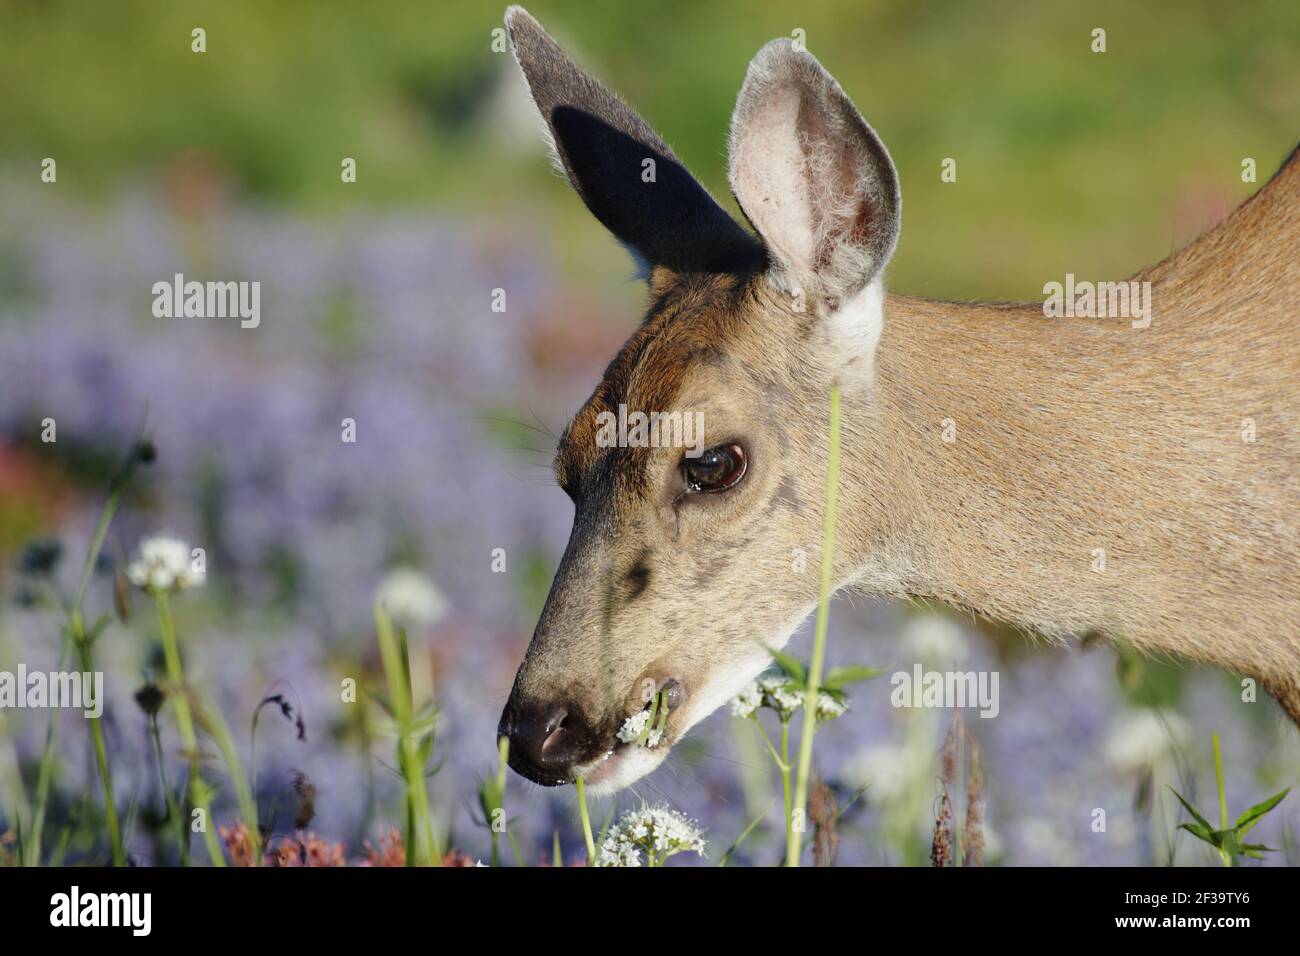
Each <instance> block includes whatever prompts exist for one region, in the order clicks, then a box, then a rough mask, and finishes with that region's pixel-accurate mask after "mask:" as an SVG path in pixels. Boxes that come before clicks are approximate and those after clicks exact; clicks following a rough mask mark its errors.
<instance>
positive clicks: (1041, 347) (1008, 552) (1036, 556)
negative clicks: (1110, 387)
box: [842, 296, 1106, 635]
mask: <svg viewBox="0 0 1300 956" xmlns="http://www.w3.org/2000/svg"><path fill="white" fill-rule="evenodd" d="M1095 334H1098V330H1097V329H1096V328H1093V329H1087V328H1084V327H1083V326H1082V324H1080V325H1076V326H1071V327H1070V328H1069V330H1068V331H1067V332H1065V333H1063V332H1062V326H1061V325H1060V324H1056V325H1055V326H1053V325H1052V323H1050V322H1049V320H1045V319H1044V317H1043V312H1042V307H1041V305H1036V304H1031V305H1006V306H991V305H958V304H953V303H945V302H934V301H929V300H924V299H914V298H907V297H894V296H891V297H890V298H889V299H888V302H887V306H886V318H885V323H884V332H883V334H882V337H881V341H880V344H879V346H878V349H877V352H876V364H875V379H874V382H873V386H872V388H871V390H870V392H869V393H867V394H863V395H860V396H856V397H854V398H852V399H850V401H852V402H857V403H859V405H860V407H857V408H854V407H851V406H850V407H848V408H846V414H845V421H846V422H848V423H854V422H859V421H860V422H864V423H866V424H865V426H864V427H865V429H866V430H868V431H869V434H863V435H861V436H855V435H853V434H852V431H851V430H852V429H853V428H854V427H855V426H854V425H853V424H850V425H849V426H848V428H849V429H850V431H849V432H848V433H846V439H845V449H846V451H845V458H846V463H847V466H848V467H847V468H846V475H845V478H844V479H842V482H843V483H842V487H843V488H844V489H845V490H844V491H843V492H842V494H844V496H845V498H846V499H847V500H846V505H845V511H846V512H852V511H853V510H855V509H860V510H861V512H865V513H868V514H871V515H872V516H873V517H872V520H869V521H862V522H854V521H853V520H852V519H851V518H849V519H848V520H847V521H846V526H847V527H848V529H849V534H848V542H847V546H848V547H849V548H851V549H853V550H854V551H855V552H856V554H855V555H854V560H855V561H856V564H857V569H858V572H859V574H858V577H859V580H860V582H861V583H862V584H863V585H864V586H866V587H867V588H869V589H871V590H874V591H881V592H886V593H890V592H892V593H895V594H904V595H908V596H915V597H927V598H934V599H938V600H941V601H943V602H945V603H949V604H952V605H955V606H959V607H962V608H965V609H969V610H971V611H973V612H975V613H977V614H979V615H981V616H983V617H986V618H990V619H993V620H1001V621H1006V622H1010V623H1014V624H1017V625H1021V626H1024V627H1026V628H1029V629H1033V630H1036V631H1038V632H1040V633H1045V634H1048V635H1058V634H1064V633H1067V632H1073V631H1083V630H1090V629H1094V628H1100V629H1104V627H1105V625H1106V621H1105V620H1102V618H1104V617H1105V616H1106V613H1105V612H1104V611H1103V605H1104V603H1105V602H1104V601H1103V600H1102V599H1101V598H1100V597H1099V595H1098V593H1097V592H1096V582H1095V581H1092V580H1090V579H1089V575H1090V574H1092V573H1093V571H1092V569H1093V566H1094V563H1095V561H1096V560H1097V559H1096V557H1095V556H1094V554H1093V550H1094V548H1104V547H1105V544H1106V534H1105V528H1103V527H1100V526H1099V527H1096V528H1089V527H1087V520H1086V519H1087V516H1089V515H1090V514H1091V512H1092V511H1093V510H1094V509H1093V508H1092V507H1091V506H1090V504H1089V502H1090V501H1091V502H1092V504H1093V505H1095V503H1096V502H1095V500H1094V496H1095V495H1096V494H1098V493H1099V492H1100V493H1103V494H1104V492H1105V488H1104V477H1103V476H1102V475H1101V474H1100V473H1098V472H1097V469H1096V466H1095V464H1094V465H1089V464H1087V463H1084V464H1083V465H1082V466H1081V465H1080V464H1079V461H1078V459H1079V457H1080V455H1079V441H1080V440H1083V441H1085V443H1086V441H1087V435H1086V427H1087V426H1086V423H1084V422H1081V421H1079V420H1078V419H1079V417H1080V416H1079V415H1077V414H1076V415H1074V416H1073V417H1072V418H1071V416H1066V415H1061V414H1058V412H1059V411H1060V408H1061V389H1062V374H1063V373H1062V369H1063V367H1064V366H1065V365H1066V364H1067V363H1065V362H1064V361H1063V358H1064V357H1065V356H1066V355H1068V354H1070V352H1071V351H1072V350H1074V351H1075V352H1076V354H1077V349H1078V348H1079V347H1080V343H1079V341H1078V338H1079V337H1080V336H1088V335H1095ZM1090 347H1095V346H1090ZM1073 397H1074V399H1075V400H1076V401H1077V400H1078V399H1079V396H1077V395H1076V396H1073ZM1094 427H1095V423H1094ZM859 437H860V439H861V440H857V439H858V438H859ZM1080 468H1082V469H1083V470H1084V471H1088V472H1092V473H1090V474H1083V475H1080V474H1079V471H1080ZM1076 478H1082V479H1083V481H1084V483H1085V484H1084V486H1083V487H1080V486H1079V485H1078V484H1077V483H1076V482H1075V480H1074V479H1076ZM867 529H869V530H867ZM882 529H883V530H882ZM864 535H869V536H870V538H869V539H868V538H864ZM1063 582H1074V586H1073V587H1070V586H1064V587H1063Z"/></svg>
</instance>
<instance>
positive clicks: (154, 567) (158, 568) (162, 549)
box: [126, 535, 207, 591]
mask: <svg viewBox="0 0 1300 956" xmlns="http://www.w3.org/2000/svg"><path fill="white" fill-rule="evenodd" d="M126 576H127V577H128V578H130V579H131V583H132V584H134V585H135V586H136V587H138V588H144V589H145V590H154V591H182V590H184V589H185V588H191V587H198V586H199V585H201V584H202V583H203V581H204V578H205V577H206V576H207V574H206V572H205V571H203V570H202V569H196V568H195V567H194V564H193V562H192V561H191V560H190V547H189V545H187V544H186V543H185V542H184V541H181V540H180V539H179V538H172V537H169V536H167V535H158V536H157V537H153V538H145V539H144V540H143V541H141V542H140V556H139V557H138V558H136V559H135V560H134V561H132V562H131V563H130V564H129V565H128V566H127V569H126Z"/></svg>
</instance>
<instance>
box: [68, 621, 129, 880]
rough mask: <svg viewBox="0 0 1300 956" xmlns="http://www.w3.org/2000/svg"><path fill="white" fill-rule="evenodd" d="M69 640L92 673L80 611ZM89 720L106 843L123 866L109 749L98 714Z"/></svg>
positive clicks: (88, 671)
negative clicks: (97, 772)
mask: <svg viewBox="0 0 1300 956" xmlns="http://www.w3.org/2000/svg"><path fill="white" fill-rule="evenodd" d="M69 628H70V629H71V631H72V642H73V644H75V645H76V648H77V656H78V658H79V659H80V661H81V670H82V672H83V673H86V674H93V673H94V671H95V663H94V660H93V659H92V656H91V651H90V643H91V641H90V638H88V637H87V636H86V627H85V622H84V621H83V620H82V618H81V612H80V611H78V610H75V609H74V610H73V612H72V619H71V622H70V624H69ZM86 719H87V720H88V721H89V722H90V737H91V740H92V741H93V742H94V745H95V766H96V767H97V768H98V769H99V782H100V785H101V786H102V787H103V790H104V818H105V821H106V823H107V825H108V842H109V846H110V848H111V850H112V854H113V865H114V866H126V850H125V848H124V847H123V846H122V825H121V824H120V823H119V822H118V819H117V804H116V803H114V801H113V772H112V770H111V769H109V766H108V749H107V748H106V747H105V746H104V728H103V726H102V725H101V724H100V721H99V718H98V717H87V718H86Z"/></svg>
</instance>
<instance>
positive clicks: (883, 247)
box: [728, 39, 901, 310]
mask: <svg viewBox="0 0 1300 956" xmlns="http://www.w3.org/2000/svg"><path fill="white" fill-rule="evenodd" d="M728 152H729V167H730V168H729V176H730V180H731V189H732V192H734V193H735V196H736V201H737V202H739V203H740V207H741V209H743V210H744V211H745V215H746V216H747V217H748V218H749V221H750V222H751V223H752V224H753V226H754V228H755V229H757V230H758V232H759V234H760V235H761V236H762V237H763V241H764V243H765V244H766V246H767V250H768V254H769V256H770V257H771V259H772V273H773V277H774V279H776V280H777V281H778V284H779V285H781V286H782V287H784V288H787V289H796V288H798V289H805V290H807V291H808V292H809V293H815V294H816V295H817V296H818V297H819V298H820V299H821V300H822V301H824V302H825V303H826V304H827V307H828V308H829V309H831V310H833V309H835V308H837V307H838V306H839V304H840V303H841V302H844V301H845V300H846V299H848V298H849V297H851V296H853V295H854V294H855V293H857V292H858V291H860V290H861V289H863V288H864V287H865V286H867V285H868V284H869V283H871V282H872V281H873V280H874V279H875V278H876V277H877V276H879V275H880V273H881V272H882V271H883V269H884V267H885V263H886V262H888V261H889V257H890V255H891V254H892V253H893V251H894V245H895V244H896V243H897V241H898V224H899V212H900V207H901V198H900V196H899V189H898V173H897V171H896V170H895V169H894V163H893V161H892V160H891V159H890V158H889V153H888V151H886V149H885V146H884V144H883V143H882V142H881V141H880V138H879V137H878V136H876V134H875V132H874V131H873V130H872V129H871V127H870V126H868V125H867V123H866V121H865V120H864V119H863V118H862V115H861V114H860V113H859V112H858V111H857V108H856V107H854V105H853V103H852V101H850V100H849V98H848V97H847V96H845V95H844V91H843V90H842V89H840V85H839V84H838V83H836V82H835V79H834V77H832V76H831V75H830V74H829V73H827V72H826V70H825V69H823V68H822V65H821V64H820V63H818V62H817V60H816V59H815V58H814V57H813V55H812V54H811V53H808V52H807V51H805V50H799V49H796V48H795V46H794V43H793V41H791V40H789V39H783V40H773V41H772V42H770V43H768V44H767V45H766V46H764V47H763V48H762V49H761V50H759V51H758V55H757V56H755V57H754V60H753V62H752V63H750V65H749V72H748V73H747V74H746V76H745V83H744V85H743V86H742V87H741V90H740V96H739V98H738V100H737V102H736V111H735V114H734V115H733V116H732V121H731V137H730V142H729V149H728Z"/></svg>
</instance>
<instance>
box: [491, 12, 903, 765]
mask: <svg viewBox="0 0 1300 956" xmlns="http://www.w3.org/2000/svg"><path fill="white" fill-rule="evenodd" d="M506 23H507V25H508V29H509V34H510V39H511V43H512V47H513V50H514V54H515V57H516V59H517V60H518V63H519V66H520V67H521V69H522V70H523V73H524V76H525V78H526V79H527V82H528V86H529V89H530V91H531V94H532V97H533V100H534V101H535V103H536V105H537V107H538V109H539V111H540V113H541V115H542V117H543V118H544V120H545V121H546V126H547V130H548V132H549V134H550V136H551V139H552V143H553V146H554V150H555V154H556V158H557V159H558V162H559V164H560V165H561V167H562V168H563V170H564V172H565V173H566V174H567V176H568V178H569V181H570V183H571V184H572V185H573V187H574V188H575V189H576V190H577V192H578V194H579V195H580V196H581V197H582V199H583V201H584V202H585V203H586V204H587V206H588V208H589V209H590V210H591V212H592V213H593V214H594V215H595V216H596V218H597V219H599V220H600V221H601V222H602V223H603V224H604V225H605V226H606V227H607V228H608V229H609V230H610V231H611V232H613V233H614V235H615V236H616V237H617V238H618V239H619V240H620V241H621V242H622V243H623V244H624V245H626V246H627V247H628V248H629V249H630V250H631V252H632V254H633V255H634V256H635V257H636V258H637V260H638V261H639V263H640V264H641V266H642V268H643V270H644V273H645V277H646V279H647V281H648V285H649V293H650V306H649V309H648V311H647V313H646V316H645V318H644V320H643V322H642V324H641V327H640V328H639V329H638V330H637V331H636V332H635V333H634V334H633V335H632V337H631V338H630V339H629V341H628V342H627V344H626V345H625V346H624V347H623V349H622V350H621V351H620V352H619V354H618V355H617V356H616V357H615V358H614V360H613V361H612V362H611V363H610V365H609V367H608V369H607V370H606V372H605V375H604V378H603V380H602V381H601V382H600V384H599V385H598V386H597V387H596V390H595V392H594V393H593V394H592V396H591V398H590V399H589V400H588V401H587V403H586V404H585V405H584V406H583V408H582V409H581V410H580V411H579V412H578V414H577V415H576V417H575V418H574V419H573V421H572V422H571V423H570V424H569V426H568V428H567V429H566V430H565V431H564V434H563V436H562V438H561V440H560V445H559V450H558V453H557V456H556V460H555V471H556V475H557V477H558V478H559V482H560V485H561V487H562V488H563V489H564V490H565V491H566V492H567V493H568V495H569V497H570V498H571V499H572V500H573V504H574V509H575V516H574V523H573V531H572V535H571V537H570V539H569V543H568V547H567V548H566V550H565V552H564V556H563V558H562V560H561V562H560V567H559V570H558V571H557V572H556V575H555V580H554V583H553V585H552V588H551V592H550V596H549V597H548V599H547V601H546V605H545V608H544V610H543V611H542V615H541V619H540V620H539V622H538V624H537V629H536V631H535V633H534V635H533V639H532V643H531V644H530V646H529V648H528V651H527V654H526V656H525V658H524V661H523V664H522V666H521V667H520V668H519V672H518V676H517V677H516V679H515V684H514V688H513V690H512V692H511V694H510V699H509V702H508V703H507V705H506V707H505V712H504V713H503V715H502V718H501V728H500V732H501V733H503V734H507V735H508V736H509V737H510V740H511V743H512V746H511V750H510V754H511V764H512V766H513V767H514V768H515V769H516V770H517V771H519V772H520V773H522V774H524V775H525V776H527V777H529V778H531V779H533V780H535V781H538V782H540V783H544V784H560V783H566V782H571V781H572V780H573V779H574V777H575V775H582V776H583V777H584V779H585V780H586V781H587V782H588V783H589V784H591V785H592V786H594V787H598V788H605V789H612V788H615V787H618V786H621V785H625V784H627V783H629V782H631V781H632V780H634V779H636V778H637V777H639V776H641V775H642V774H644V773H646V772H647V771H648V770H650V769H651V768H653V767H654V766H655V765H656V764H657V763H658V762H659V761H660V760H662V759H663V756H664V755H665V754H666V753H667V752H668V750H669V749H670V748H671V746H672V744H673V743H674V742H675V741H677V740H678V739H680V737H681V735H682V734H683V733H684V732H685V731H686V730H687V728H689V727H690V726H691V725H692V724H694V723H695V722H697V721H698V720H700V719H701V718H702V717H704V716H705V715H707V714H708V713H710V712H711V711H713V710H714V709H715V708H717V707H718V706H719V705H720V704H722V703H723V702H725V701H726V700H727V699H728V698H729V697H731V696H733V695H734V694H735V693H737V692H738V691H739V690H740V689H741V688H742V687H743V686H744V684H745V683H747V682H748V681H750V680H752V679H753V678H754V677H755V676H756V675H757V674H758V673H759V672H760V671H762V670H763V669H764V667H765V666H766V665H767V663H768V662H769V661H770V655H769V653H768V650H767V648H768V647H776V648H779V647H781V646H782V645H783V644H784V643H785V642H786V641H787V639H788V638H789V636H790V634H791V633H792V632H793V631H794V630H795V628H796V627H797V626H798V624H799V623H800V621H802V620H803V618H804V617H806V616H807V614H808V613H809V611H810V609H811V608H812V606H813V604H814V603H815V599H816V587H817V581H816V577H817V576H816V573H815V571H813V572H810V573H795V571H794V569H795V568H800V567H801V565H802V564H803V563H804V562H803V554H804V553H811V554H812V555H814V557H813V559H812V562H811V563H812V564H814V565H815V564H816V560H817V559H816V557H815V556H816V555H817V553H818V550H817V549H818V548H819V546H820V541H821V530H822V520H823V504H822V502H823V499H824V495H825V480H826V479H825V464H826V441H827V440H826V431H827V412H828V396H829V391H830V388H831V385H832V383H833V382H835V381H836V380H839V381H841V382H842V383H844V385H845V387H846V388H854V389H857V390H858V391H860V392H867V391H869V389H870V386H871V378H872V368H873V366H872V362H871V353H872V349H873V348H874V344H875V342H876V341H877V339H878V338H879V335H880V328H881V309H882V299H883V294H882V291H881V272H882V270H883V269H884V267H885V265H886V263H887V262H888V261H889V257H890V254H891V252H892V251H893V248H894V244H895V242H896V240H897V238H898V225H899V190H898V179H897V175H896V173H895V170H894V166H893V164H892V162H891V161H890V158H889V154H888V153H887V152H886V150H885V147H884V145H883V144H882V143H881V142H880V140H879V138H878V137H877V136H876V134H875V133H874V132H873V131H872V130H871V128H870V127H869V126H868V125H867V124H866V123H865V122H864V121H863V119H862V117H861V116H860V115H859V113H858V111H857V110H856V109H855V108H854V106H853V104H852V103H851V102H850V101H849V99H848V98H847V97H846V96H845V95H844V93H843V91H842V90H841V89H840V87H839V85H838V84H837V83H836V82H835V80H834V79H832V78H831V76H830V75H829V74H828V73H827V72H826V71H825V70H824V69H822V67H821V66H820V65H819V64H818V62H817V61H816V60H815V59H814V58H813V57H812V56H811V55H810V54H809V53H807V52H805V51H801V50H799V49H796V48H795V47H794V46H793V45H792V43H791V42H790V41H788V40H776V41H773V42H772V43H769V44H768V45H767V46H765V47H764V48H763V49H762V50H761V51H760V52H759V53H758V55H757V56H756V57H755V58H754V60H753V62H752V64H751V65H750V68H749V72H748V75H747V77H746V78H745V81H744V85H743V87H742V89H741V91H740V96H739V100H738V102H737V105H736V110H735V117H734V120H733V123H732V129H731V136H730V179H731V185H732V188H733V190H734V192H735V195H736V198H737V200H738V202H739V204H740V206H741V208H742V209H743V210H744V212H745V215H746V217H747V218H748V219H749V221H750V223H751V224H752V225H753V227H754V228H755V230H756V231H757V233H758V237H757V238H756V237H754V236H753V235H752V234H751V233H749V232H748V231H747V230H745V229H744V228H742V227H741V226H740V225H739V224H738V223H737V222H736V221H735V220H733V219H732V218H731V217H730V216H729V215H728V214H727V213H726V212H724V211H723V210H722V209H721V208H720V207H719V206H718V205H717V203H716V202H714V200H713V199H712V198H711V197H710V196H709V194H708V192H707V191H706V190H705V189H704V187H702V186H701V185H700V184H699V183H698V182H697V181H696V180H695V179H694V178H693V177H692V176H691V174H690V173H689V172H687V170H686V169H685V168H684V167H683V166H682V164H681V163H680V162H679V161H678V160H677V158H676V157H675V156H674V155H673V153H672V151H671V150H670V149H669V148H668V147H667V146H666V145H665V144H664V143H663V141H662V140H661V139H660V138H659V137H658V136H657V135H656V134H655V133H654V132H653V131H652V130H651V129H650V128H649V127H648V126H647V125H646V124H645V122H644V121H643V120H642V119H641V118H640V117H638V116H637V115H636V114H635V113H633V112H632V111H631V110H630V109H629V108H628V107H627V106H626V105H624V104H623V103H622V102H621V101H620V100H619V99H618V98H617V97H616V96H614V95H613V94H612V93H610V92H609V91H608V90H606V89H605V88H604V87H603V86H601V85H600V84H599V83H598V82H597V81H595V80H594V79H592V78H591V77H590V76H589V75H587V74H586V73H584V72H583V71H582V70H581V69H579V68H578V67H577V66H576V65H575V64H574V63H573V61H572V60H571V59H570V58H569V57H568V56H567V55H566V54H565V53H564V51H563V50H562V49H561V48H560V47H559V46H558V45H557V44H556V43H555V41H554V40H552V39H551V37H550V36H548V35H547V34H546V33H545V32H544V31H543V30H542V28H541V26H540V25H539V24H538V23H537V22H536V21H535V20H534V19H533V18H532V17H530V16H529V15H528V14H527V13H526V12H524V11H523V10H522V9H520V8H518V7H513V8H511V10H510V11H509V12H508V13H507V16H506ZM620 407H621V408H622V409H623V412H622V414H623V416H624V418H627V419H629V420H630V419H631V418H632V417H633V416H635V415H636V413H638V412H639V413H644V414H645V415H647V416H651V415H654V416H673V417H674V418H673V420H674V421H675V420H676V416H678V415H681V416H682V417H683V418H684V419H685V420H687V421H691V420H695V421H699V422H701V423H702V426H703V439H702V441H701V440H698V439H697V440H696V442H695V443H694V446H693V447H682V446H681V445H680V444H675V443H673V442H668V443H666V445H665V443H663V442H656V441H655V440H654V438H655V436H653V435H651V436H650V440H649V441H643V442H628V443H626V444H629V445H640V446H641V447H619V444H620V443H618V442H610V441H609V440H608V438H609V437H610V429H608V428H607V427H606V426H607V425H609V424H610V423H611V422H612V421H613V420H614V419H615V418H617V416H619V415H620ZM792 411H794V412H797V413H794V414H792ZM620 421H621V419H620ZM859 424H860V425H863V424H865V423H859ZM864 441H865V439H864ZM611 445H612V446H613V447H610V446H611ZM656 445H657V447H655V446H656ZM647 446H648V447H647ZM880 504H881V506H882V508H883V506H884V501H883V500H882V501H881V502H880ZM855 520H857V521H860V522H866V523H869V522H870V520H871V519H870V516H869V515H867V514H864V513H859V514H858V515H857V516H856V518H855ZM665 690H666V691H667V693H666V694H664V695H663V697H662V698H661V699H662V700H663V701H664V702H665V703H666V704H667V706H668V717H667V722H666V724H665V725H664V736H663V739H662V740H661V742H660V743H659V744H658V745H657V746H655V747H653V748H647V747H644V746H635V745H629V744H625V743H623V742H621V741H619V740H618V739H617V734H618V731H619V729H620V727H621V725H622V724H623V723H624V721H625V720H626V719H627V718H628V717H629V716H630V715H633V714H635V713H636V712H638V711H640V710H642V709H643V708H645V707H647V706H648V704H649V702H650V701H651V698H652V697H654V696H656V694H657V693H658V692H661V691H665ZM661 716H662V714H661Z"/></svg>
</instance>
